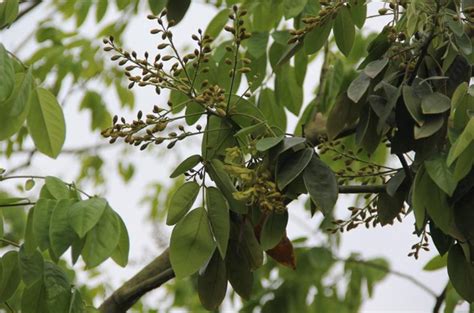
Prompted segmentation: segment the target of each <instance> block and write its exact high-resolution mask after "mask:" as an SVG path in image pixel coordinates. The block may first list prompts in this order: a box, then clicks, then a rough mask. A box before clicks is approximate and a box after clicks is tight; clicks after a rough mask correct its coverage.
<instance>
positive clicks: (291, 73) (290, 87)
mask: <svg viewBox="0 0 474 313" xmlns="http://www.w3.org/2000/svg"><path fill="white" fill-rule="evenodd" d="M275 75H276V77H275V99H276V101H277V104H278V105H279V106H281V107H285V108H287V109H288V110H289V111H290V112H291V113H293V114H294V115H298V114H299V112H300V110H301V106H302V104H303V89H302V87H301V86H299V85H298V82H297V81H296V73H295V68H294V67H292V66H290V65H289V64H285V65H282V66H281V67H280V68H279V69H278V70H277V71H276V73H275Z"/></svg>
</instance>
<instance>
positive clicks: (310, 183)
mask: <svg viewBox="0 0 474 313" xmlns="http://www.w3.org/2000/svg"><path fill="white" fill-rule="evenodd" d="M303 179H304V184H305V186H306V189H307V190H308V192H309V195H310V196H311V200H312V201H313V202H314V203H315V204H316V205H317V206H318V207H320V208H321V209H322V210H323V213H324V214H325V215H329V214H330V213H331V212H332V209H333V208H334V205H335V204H336V201H337V196H338V193H339V189H338V185H337V180H336V176H335V175H334V173H333V171H332V170H331V169H330V168H329V167H328V166H327V165H326V164H324V162H323V161H321V160H320V159H319V158H318V157H317V156H315V155H314V156H313V158H312V159H311V162H310V163H309V164H308V166H307V167H306V169H305V170H304V173H303Z"/></svg>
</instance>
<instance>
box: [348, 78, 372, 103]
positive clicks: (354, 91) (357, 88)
mask: <svg viewBox="0 0 474 313" xmlns="http://www.w3.org/2000/svg"><path fill="white" fill-rule="evenodd" d="M369 86H370V77H369V76H367V74H366V73H364V72H361V73H360V74H359V76H357V78H356V79H354V80H353V81H352V83H351V84H350V85H349V88H348V89H347V96H348V97H349V99H351V100H352V101H354V102H355V103H357V102H359V100H360V99H362V96H363V95H364V94H365V92H366V91H367V89H368V88H369Z"/></svg>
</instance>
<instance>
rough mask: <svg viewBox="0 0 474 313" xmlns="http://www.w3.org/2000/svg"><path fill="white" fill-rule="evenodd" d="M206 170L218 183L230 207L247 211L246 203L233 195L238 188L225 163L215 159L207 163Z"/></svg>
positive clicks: (240, 212) (239, 210) (233, 209)
mask: <svg viewBox="0 0 474 313" xmlns="http://www.w3.org/2000/svg"><path fill="white" fill-rule="evenodd" d="M206 170H207V173H208V174H209V176H210V177H211V179H212V180H213V181H214V182H215V183H216V186H217V187H218V188H219V190H220V191H221V192H222V194H223V195H224V197H225V198H226V199H227V202H228V203H229V206H230V209H231V210H232V211H234V212H236V213H239V214H245V213H247V211H248V208H247V207H246V206H245V203H244V202H242V201H239V200H236V199H235V198H234V196H233V193H234V192H237V188H235V186H234V184H233V183H232V180H231V179H230V177H229V175H228V174H227V172H226V171H225V169H224V164H223V163H222V162H221V161H220V160H218V159H213V160H211V161H210V162H209V163H207V164H206Z"/></svg>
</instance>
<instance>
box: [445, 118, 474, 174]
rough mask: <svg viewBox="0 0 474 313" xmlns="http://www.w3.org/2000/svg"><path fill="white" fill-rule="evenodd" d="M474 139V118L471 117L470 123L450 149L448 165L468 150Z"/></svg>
mask: <svg viewBox="0 0 474 313" xmlns="http://www.w3.org/2000/svg"><path fill="white" fill-rule="evenodd" d="M473 140H474V118H472V117H471V119H470V120H469V123H468V124H467V125H466V128H464V130H463V132H462V133H461V135H459V137H458V139H456V141H455V142H454V144H453V145H452V146H451V148H450V149H449V154H448V159H447V160H446V162H447V163H448V166H451V164H453V162H454V161H455V160H456V159H457V158H458V157H459V155H461V153H463V152H464V150H466V149H467V148H468V147H469V145H470V144H471V142H472V141H473Z"/></svg>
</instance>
